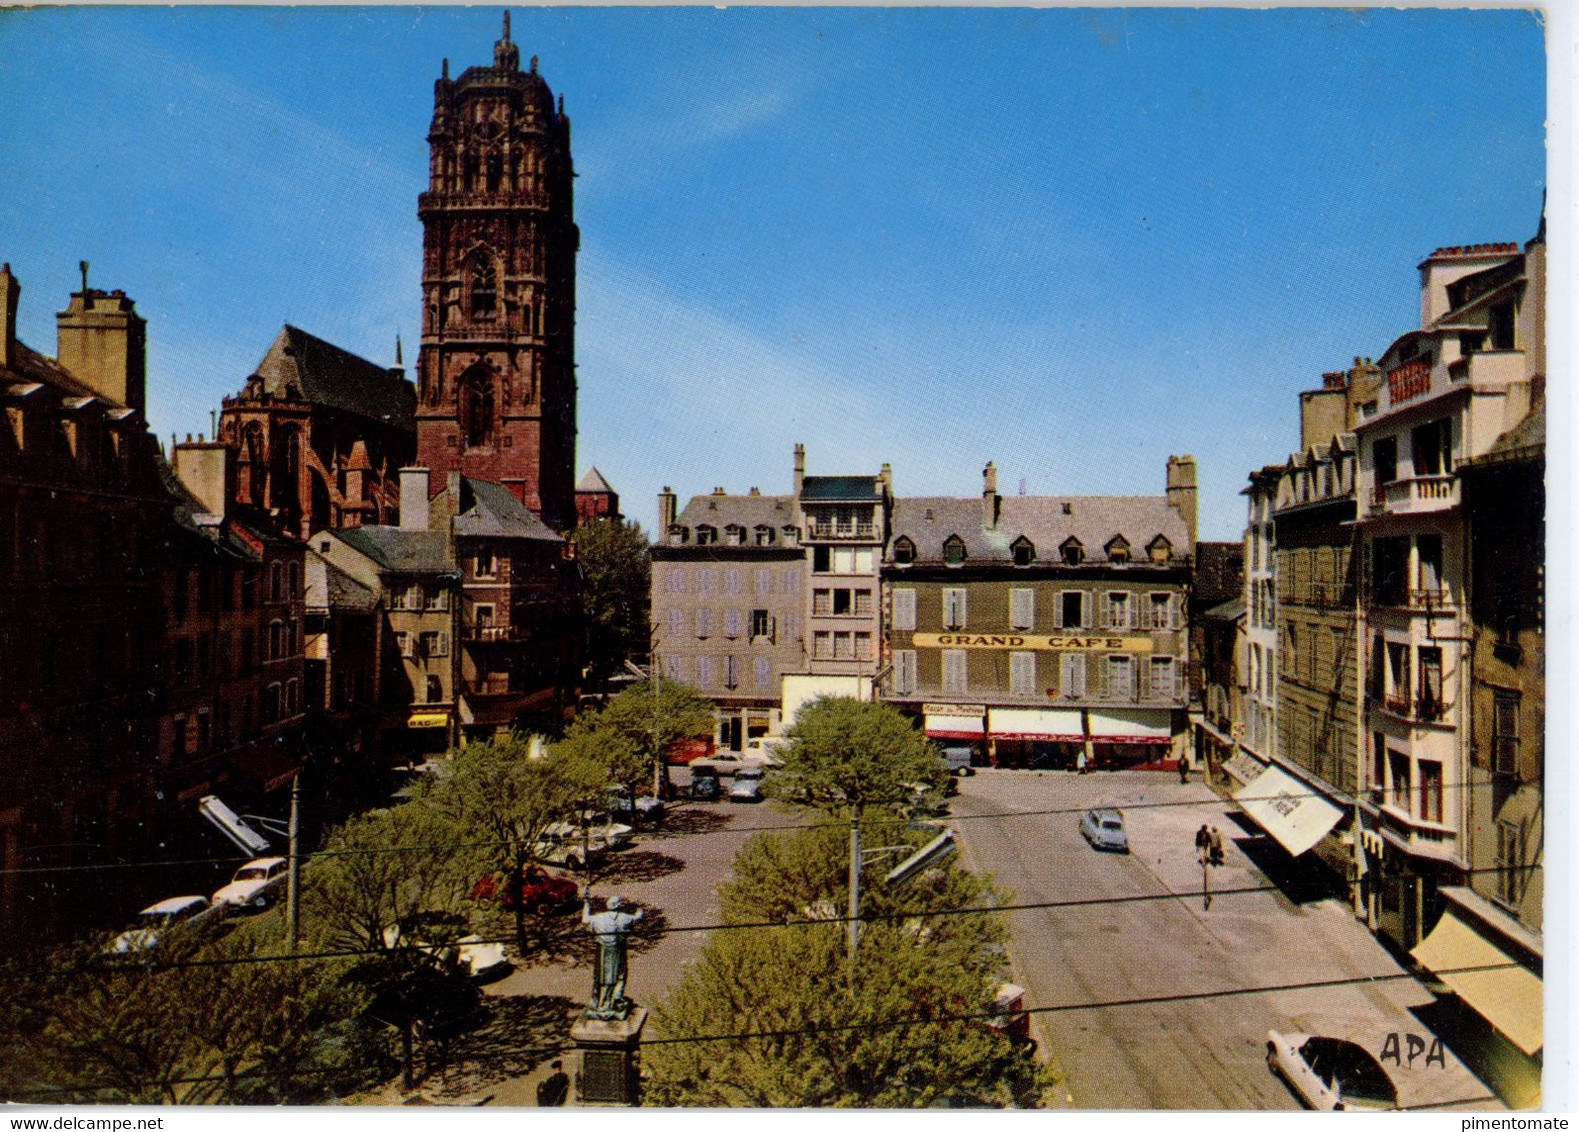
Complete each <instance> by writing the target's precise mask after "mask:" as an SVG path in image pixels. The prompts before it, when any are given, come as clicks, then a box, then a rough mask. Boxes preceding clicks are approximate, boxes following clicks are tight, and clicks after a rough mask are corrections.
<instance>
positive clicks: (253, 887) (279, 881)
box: [214, 857, 286, 908]
mask: <svg viewBox="0 0 1579 1132" xmlns="http://www.w3.org/2000/svg"><path fill="white" fill-rule="evenodd" d="M285 871H286V861H285V858H284V857H257V858H254V859H253V860H251V861H248V862H247V863H246V864H245V865H242V866H241V868H239V869H237V870H236V875H235V876H233V877H231V878H230V883H229V884H227V885H226V886H225V887H224V888H222V889H220V890H219V891H218V892H216V893H214V903H215V904H216V905H219V906H224V907H229V908H244V907H246V906H247V905H248V904H250V905H252V906H253V907H254V908H266V907H268V905H269V903H270V901H272V900H273V899H274V898H275V897H276V896H277V895H278V894H279V890H280V889H281V888H282V887H284V885H285Z"/></svg>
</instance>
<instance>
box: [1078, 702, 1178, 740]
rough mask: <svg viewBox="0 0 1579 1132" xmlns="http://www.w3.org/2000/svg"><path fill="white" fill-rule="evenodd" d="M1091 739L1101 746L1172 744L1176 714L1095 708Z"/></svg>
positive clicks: (1144, 710) (1092, 716) (1092, 713)
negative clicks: (1113, 744)
mask: <svg viewBox="0 0 1579 1132" xmlns="http://www.w3.org/2000/svg"><path fill="white" fill-rule="evenodd" d="M1090 715H1091V738H1092V739H1093V740H1095V741H1096V742H1098V743H1171V742H1172V741H1173V713H1172V712H1171V711H1148V710H1146V709H1144V708H1141V709H1136V710H1125V709H1123V708H1102V709H1101V710H1098V709H1095V708H1093V709H1092V710H1091V712H1090Z"/></svg>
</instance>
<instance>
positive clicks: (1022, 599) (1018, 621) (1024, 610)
mask: <svg viewBox="0 0 1579 1132" xmlns="http://www.w3.org/2000/svg"><path fill="white" fill-rule="evenodd" d="M1035 624H1036V591H1035V590H1031V589H1012V590H1010V591H1009V628H1011V629H1029V628H1031V627H1032V626H1034V625H1035Z"/></svg>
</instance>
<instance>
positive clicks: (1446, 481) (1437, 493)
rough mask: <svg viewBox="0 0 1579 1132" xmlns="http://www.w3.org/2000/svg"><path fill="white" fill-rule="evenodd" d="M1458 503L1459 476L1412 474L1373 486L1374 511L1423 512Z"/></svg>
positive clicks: (1446, 509)
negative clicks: (1411, 475) (1409, 476)
mask: <svg viewBox="0 0 1579 1132" xmlns="http://www.w3.org/2000/svg"><path fill="white" fill-rule="evenodd" d="M1457 506H1458V477H1457V476H1413V477H1411V478H1409V479H1402V480H1393V481H1392V482H1391V483H1384V484H1377V485H1376V486H1375V487H1373V488H1372V489H1371V513H1372V514H1378V513H1386V514H1389V515H1422V514H1426V513H1429V512H1432V511H1451V510H1452V509H1453V508H1455V507H1457Z"/></svg>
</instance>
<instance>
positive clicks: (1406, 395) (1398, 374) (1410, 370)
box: [1387, 358, 1431, 405]
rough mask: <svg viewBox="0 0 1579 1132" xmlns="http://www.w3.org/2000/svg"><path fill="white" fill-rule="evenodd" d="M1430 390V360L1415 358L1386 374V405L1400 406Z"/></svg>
mask: <svg viewBox="0 0 1579 1132" xmlns="http://www.w3.org/2000/svg"><path fill="white" fill-rule="evenodd" d="M1430 389H1431V359H1430V358H1415V359H1414V360H1413V361H1407V362H1405V363H1404V364H1403V365H1401V366H1394V367H1393V368H1392V369H1391V370H1389V371H1388V373H1387V403H1388V404H1389V405H1402V404H1403V403H1404V402H1405V401H1411V400H1413V399H1414V398H1416V397H1419V396H1420V395H1422V394H1424V393H1427V392H1429V391H1430Z"/></svg>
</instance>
